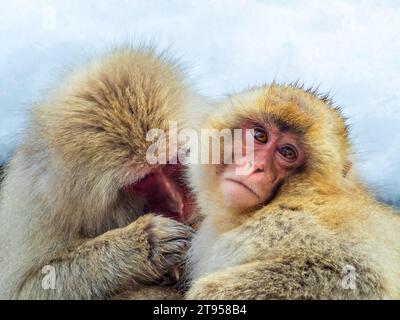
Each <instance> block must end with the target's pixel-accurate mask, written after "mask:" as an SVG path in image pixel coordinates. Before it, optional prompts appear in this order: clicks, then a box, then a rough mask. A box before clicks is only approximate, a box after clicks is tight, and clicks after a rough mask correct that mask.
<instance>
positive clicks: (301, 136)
mask: <svg viewBox="0 0 400 320" xmlns="http://www.w3.org/2000/svg"><path fill="white" fill-rule="evenodd" d="M202 126H203V128H213V129H218V130H222V129H223V128H230V129H234V128H238V129H246V130H247V129H252V130H250V132H251V133H252V139H254V140H253V141H254V147H252V150H253V151H254V157H253V163H248V162H249V161H250V160H249V161H248V160H246V159H247V158H245V157H244V158H242V161H238V162H232V164H222V163H220V164H216V165H198V166H192V167H191V169H190V171H191V173H192V174H191V176H192V184H193V189H194V190H195V192H196V193H197V194H198V199H197V201H198V205H199V210H200V212H201V214H202V215H204V217H205V218H204V221H203V223H202V225H201V227H200V229H199V231H198V234H197V235H196V236H195V238H194V239H193V242H192V248H191V250H190V254H189V257H190V258H189V262H190V268H188V269H189V270H190V271H189V278H190V281H191V286H190V289H189V291H188V293H187V298H188V299H375V298H378V299H399V298H400V217H399V216H397V215H396V212H394V210H392V209H391V208H389V207H386V206H385V205H383V204H381V203H378V202H377V201H375V200H374V199H373V197H372V196H371V195H370V194H369V192H368V191H367V189H366V188H364V186H363V185H362V183H361V182H360V181H359V180H358V179H357V176H356V173H355V170H354V164H353V160H352V159H353V156H352V150H351V146H350V142H349V138H348V130H347V126H346V124H345V121H344V119H343V117H342V116H341V114H340V110H339V109H338V108H335V107H333V105H332V102H331V100H330V99H329V98H327V97H323V96H321V95H319V94H318V93H317V92H315V91H313V90H304V89H303V88H302V87H300V86H297V85H278V84H272V85H270V86H264V87H259V88H254V89H251V90H249V91H247V92H244V93H240V94H234V95H232V96H230V97H229V99H227V100H226V101H225V102H222V103H220V104H219V105H217V107H216V108H215V111H214V112H213V114H211V115H210V117H209V119H208V120H206V122H205V123H203V125H202ZM218 148H220V147H218ZM241 148H242V151H243V150H245V149H243V147H241ZM214 152H220V150H219V149H216V150H214ZM243 159H244V160H243ZM238 169H241V170H242V171H237V170H238ZM243 170H244V171H243ZM237 172H241V173H240V174H237Z"/></svg>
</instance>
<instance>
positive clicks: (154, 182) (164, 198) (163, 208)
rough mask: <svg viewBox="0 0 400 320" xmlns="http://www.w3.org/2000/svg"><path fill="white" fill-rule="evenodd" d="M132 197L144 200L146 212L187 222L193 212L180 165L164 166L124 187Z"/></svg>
mask: <svg viewBox="0 0 400 320" xmlns="http://www.w3.org/2000/svg"><path fill="white" fill-rule="evenodd" d="M124 191H125V192H127V193H128V194H130V195H131V196H132V197H139V198H141V199H144V202H145V203H144V204H145V208H146V211H147V212H144V213H154V214H159V215H163V216H165V217H169V218H172V219H175V220H179V221H183V222H184V221H187V220H188V219H189V218H190V216H191V215H192V213H193V211H194V199H193V195H192V193H191V192H190V191H189V188H188V187H187V185H186V184H185V183H184V178H183V170H182V166H181V165H180V164H176V165H172V164H168V165H164V166H160V167H157V168H155V169H153V170H152V171H150V173H149V174H147V175H146V176H145V177H144V178H143V179H141V180H140V181H138V182H136V183H134V184H131V185H129V186H126V187H125V188H124Z"/></svg>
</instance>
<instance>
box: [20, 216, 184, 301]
mask: <svg viewBox="0 0 400 320" xmlns="http://www.w3.org/2000/svg"><path fill="white" fill-rule="evenodd" d="M191 236H192V229H191V228H190V227H189V226H186V225H184V224H182V223H179V222H176V221H174V220H171V219H168V218H163V217H160V216H155V215H151V214H148V215H144V216H142V217H140V218H139V219H137V220H135V221H134V222H132V223H131V224H130V225H128V226H126V227H123V228H118V229H113V230H110V231H108V232H106V233H104V234H102V235H100V236H98V237H96V238H93V239H82V240H81V241H79V243H77V244H75V245H74V246H72V247H69V248H68V249H66V250H64V251H61V252H59V253H58V254H57V255H55V256H53V257H51V258H50V259H49V260H47V261H46V262H45V263H44V264H45V265H47V264H48V265H50V266H52V267H53V268H54V274H55V275H56V278H55V279H56V283H55V290H44V289H43V288H42V286H41V281H42V280H41V278H42V276H41V274H40V270H39V271H38V272H32V274H31V275H30V277H29V278H27V279H26V281H25V282H24V287H23V288H22V290H21V292H20V293H19V298H23V299H24V298H31V297H33V296H35V297H37V298H40V299H45V298H47V299H48V298H50V299H60V298H63V299H65V298H68V299H93V298H101V299H106V298H110V297H111V296H113V295H117V294H119V293H122V292H124V291H127V290H131V291H135V290H141V288H142V287H143V285H154V284H162V283H165V282H167V281H168V282H169V283H170V282H171V273H174V271H175V269H177V268H179V266H180V265H182V264H183V262H184V259H185V253H186V250H187V249H188V247H189V241H190V239H191ZM77 283H79V287H78V286H77Z"/></svg>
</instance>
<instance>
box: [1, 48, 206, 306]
mask: <svg viewBox="0 0 400 320" xmlns="http://www.w3.org/2000/svg"><path fill="white" fill-rule="evenodd" d="M199 101H200V98H199V97H198V96H197V94H196V93H195V92H193V90H192V89H190V87H189V85H188V84H187V82H186V81H185V80H184V79H183V75H182V72H181V71H180V68H179V67H178V66H177V64H176V63H175V62H174V61H172V60H171V59H168V58H166V57H164V56H163V55H159V54H156V53H155V52H154V50H152V49H146V48H139V49H133V48H129V47H125V48H121V49H117V50H114V51H112V52H111V53H109V54H106V55H104V56H103V57H101V58H98V59H96V60H94V61H91V62H89V63H88V65H87V66H86V67H84V68H82V69H80V70H77V71H76V72H72V73H71V74H70V75H69V76H67V77H66V79H65V81H64V82H63V83H62V84H61V85H60V86H58V87H57V88H55V89H54V90H52V91H51V92H50V93H49V94H48V96H47V98H46V99H45V100H44V101H43V102H41V103H39V104H37V105H36V106H34V108H33V110H32V114H31V118H30V123H29V126H28V128H27V129H26V132H25V134H24V138H23V139H22V143H21V145H20V146H19V147H18V149H17V151H16V153H15V155H14V156H13V158H12V159H11V161H10V163H9V164H8V165H7V169H6V177H5V179H4V181H3V187H2V190H1V204H0V205H1V207H0V217H1V220H0V221H1V223H0V270H1V272H0V298H3V299H32V298H33V299H47V298H49V299H107V298H112V297H115V296H120V297H124V298H127V297H129V296H130V297H138V298H141V299H144V298H148V299H152V298H171V297H176V292H173V290H171V288H167V289H166V290H163V287H161V286H162V285H167V284H171V283H173V282H174V281H175V280H177V279H176V278H178V277H179V272H180V265H181V264H182V263H183V261H184V255H185V252H186V250H187V248H188V243H189V241H190V238H191V235H192V230H191V228H190V227H189V226H187V225H186V224H184V223H183V222H188V220H189V219H190V216H191V214H192V211H193V201H192V197H191V194H190V192H189V189H188V188H187V187H186V185H185V182H184V179H183V177H182V166H181V165H180V164H179V163H177V162H176V161H175V163H176V164H173V163H174V161H170V162H169V163H168V164H165V165H160V164H154V165H152V164H149V163H148V162H147V161H146V150H147V149H148V147H149V146H150V144H152V143H153V141H147V140H148V139H146V134H147V133H148V131H149V130H150V129H152V128H157V129H160V130H162V131H164V132H166V137H167V138H168V122H169V121H170V120H171V121H175V122H177V125H178V127H184V126H185V125H187V123H188V120H187V118H186V115H187V114H190V112H188V108H190V106H196V108H199V107H200V106H199V105H198V102H199ZM161 147H164V148H167V147H166V146H160V148H161ZM160 150H161V149H160ZM127 292H131V293H132V294H130V295H129V294H127ZM146 293H147V296H146ZM169 293H171V295H170V294H169Z"/></svg>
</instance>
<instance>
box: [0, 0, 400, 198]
mask: <svg viewBox="0 0 400 320" xmlns="http://www.w3.org/2000/svg"><path fill="white" fill-rule="evenodd" d="M0 14H1V19H0V43H1V54H0V76H1V85H0V161H2V160H4V159H5V158H6V157H7V154H9V152H10V150H12V148H13V146H14V145H15V142H16V140H17V138H16V137H17V133H18V132H19V131H20V130H21V128H22V127H23V126H24V119H25V111H26V110H27V108H29V106H30V105H31V103H32V102H34V101H37V100H38V99H39V98H40V97H41V95H42V94H43V91H44V90H45V89H46V88H48V87H49V86H52V84H53V83H54V82H56V81H57V79H58V78H59V76H60V74H61V72H62V71H63V70H64V68H65V66H67V65H71V64H75V63H77V62H79V61H82V59H84V58H85V57H87V56H90V54H91V53H94V52H99V51H101V50H103V49H105V48H109V47H110V46H111V45H113V44H118V43H121V42H124V41H126V40H134V41H135V40H138V39H142V40H147V41H148V40H151V41H155V42H157V43H160V45H161V47H167V46H170V47H171V48H172V51H173V52H176V53H178V54H179V55H181V56H183V59H184V61H185V62H186V64H187V65H188V66H189V69H190V70H191V75H192V77H193V78H194V79H196V83H197V87H198V88H200V90H201V91H202V93H204V94H206V95H208V96H210V97H214V98H218V97H221V96H222V95H224V94H226V93H228V92H230V91H233V90H240V89H242V88H244V87H246V86H248V85H252V84H257V83H262V82H270V81H272V80H273V79H275V80H277V81H294V80H298V79H299V80H301V81H303V82H304V83H305V84H306V85H308V86H311V85H319V86H320V90H321V91H330V92H331V93H332V95H333V96H334V97H335V100H336V102H337V103H338V104H339V105H341V106H342V107H343V108H344V112H345V114H346V116H348V117H349V122H350V123H351V124H352V139H353V141H354V143H355V145H356V148H357V154H358V158H359V161H360V168H361V173H362V176H363V177H364V179H365V180H366V181H367V182H368V183H369V184H370V185H371V186H372V187H373V188H375V189H376V190H377V191H378V192H379V193H380V194H381V195H383V196H384V198H385V199H386V200H388V201H394V200H396V199H397V200H398V199H400V161H399V160H400V89H399V88H400V2H399V1H396V0H393V1H388V0H387V1H372V0H371V1H367V0H365V1H357V2H356V1H354V2H351V1H339V0H335V1H329V0H328V1H327V0H324V1H267V0H266V1H257V0H247V1H245V0H236V1H233V0H231V1H228V0H218V1H213V0H199V1H186V0H185V1H183V0H175V1H165V0H154V1H147V0H142V1H138V0H137V1H128V0H124V1H122V0H121V1H114V2H111V1H106V0H97V1H94V0H90V1H80V0H68V1H65V0H60V1H56V0H54V1H50V0H48V1H45V0H37V1H30V0H13V1H7V2H6V1H3V2H2V4H1V9H0Z"/></svg>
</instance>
